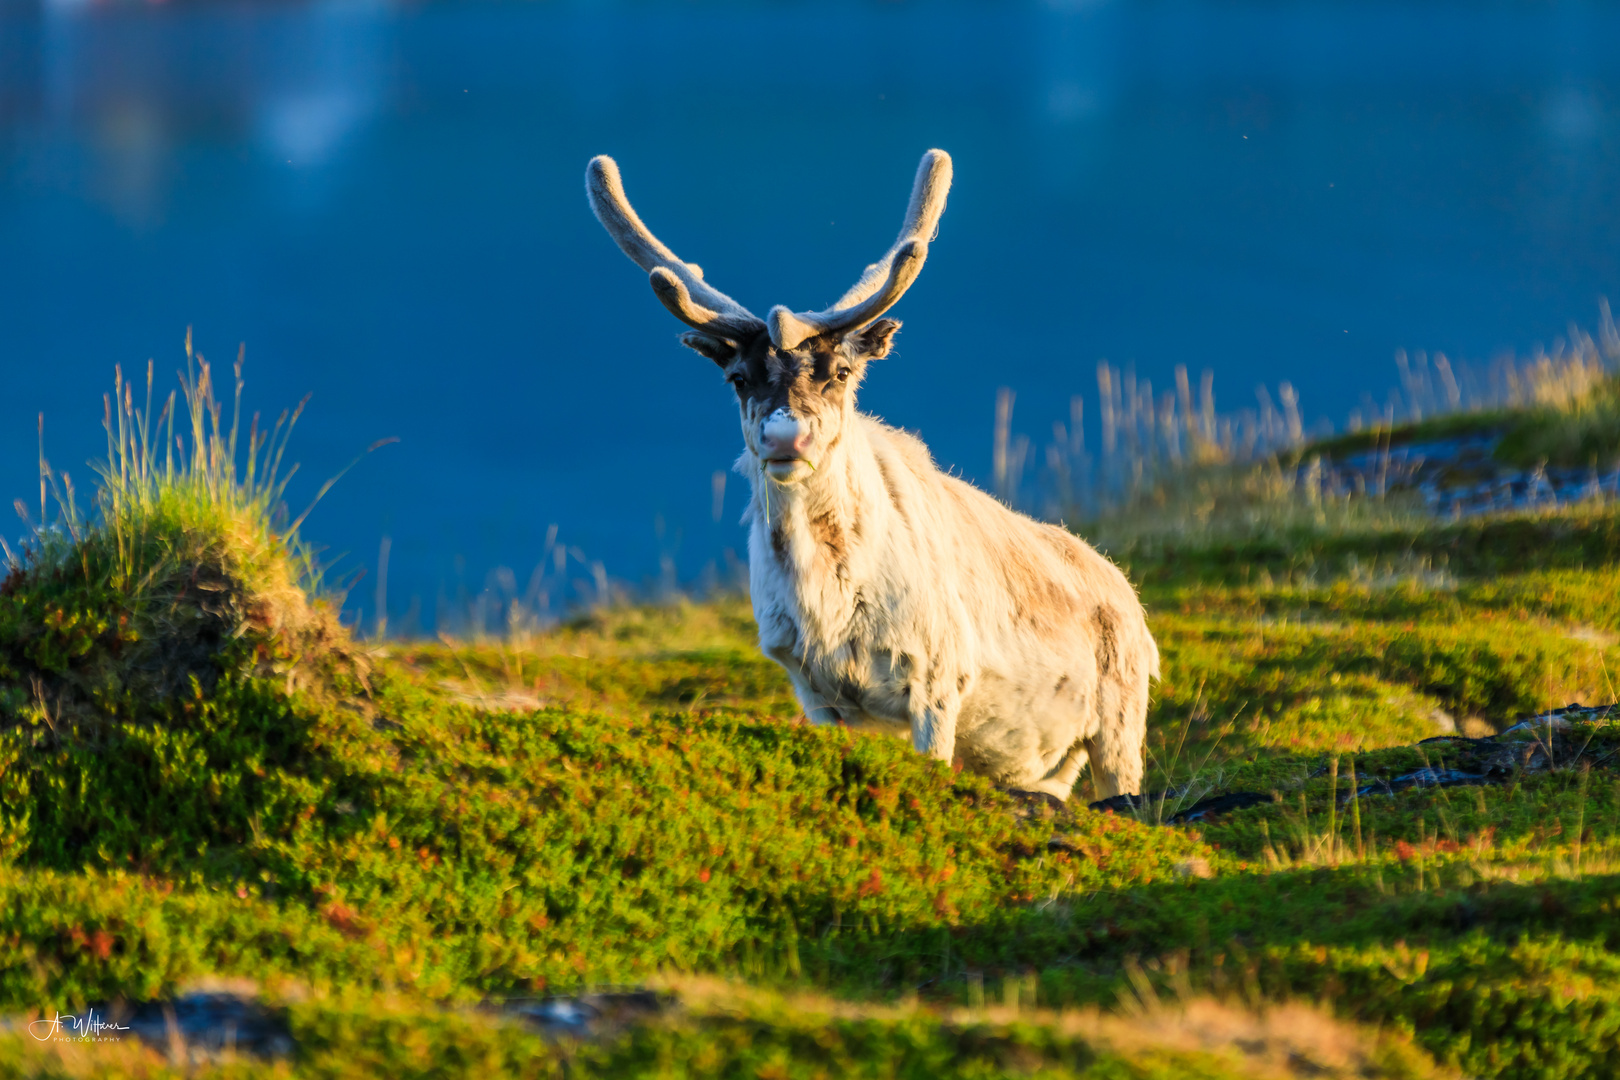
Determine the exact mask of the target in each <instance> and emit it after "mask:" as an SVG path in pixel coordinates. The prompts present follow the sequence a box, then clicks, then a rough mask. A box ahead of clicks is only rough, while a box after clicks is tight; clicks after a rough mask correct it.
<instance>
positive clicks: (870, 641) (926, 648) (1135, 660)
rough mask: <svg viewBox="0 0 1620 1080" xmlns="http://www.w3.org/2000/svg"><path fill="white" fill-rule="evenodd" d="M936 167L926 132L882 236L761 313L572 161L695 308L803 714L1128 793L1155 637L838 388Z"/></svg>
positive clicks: (989, 765) (853, 363) (897, 277)
mask: <svg viewBox="0 0 1620 1080" xmlns="http://www.w3.org/2000/svg"><path fill="white" fill-rule="evenodd" d="M604 162H606V164H603V163H604ZM949 180H950V159H949V158H948V157H947V156H946V155H945V154H944V153H943V152H942V151H937V150H935V151H930V152H929V154H928V155H926V156H925V157H924V159H923V164H922V166H921V167H920V168H919V170H918V175H917V181H916V185H915V187H914V190H913V195H912V200H911V206H910V208H909V209H908V212H907V215H906V224H905V227H904V228H902V230H901V234H900V238H899V240H897V241H896V242H895V245H894V246H893V247H892V248H891V249H890V251H889V253H888V255H886V256H885V257H884V259H883V260H881V261H880V262H879V263H876V264H874V265H873V266H871V267H868V269H867V272H866V274H865V275H863V277H862V279H861V282H860V283H858V284H857V286H856V287H855V288H854V289H852V290H850V292H849V293H847V294H846V295H845V297H844V299H843V300H841V301H840V302H839V303H838V304H836V305H834V307H833V308H830V309H828V310H827V311H824V312H810V313H800V314H798V315H795V314H793V313H791V312H788V311H787V309H785V308H780V307H778V308H774V309H772V311H771V313H770V318H769V320H759V319H758V318H757V317H755V316H753V315H752V314H750V313H749V312H747V311H746V310H745V309H743V308H742V307H741V306H740V305H737V304H736V302H735V301H733V300H731V299H730V298H729V297H727V296H725V295H724V294H723V293H719V292H717V291H716V290H714V289H713V287H712V286H709V285H708V284H707V283H706V282H703V281H702V277H701V274H700V273H698V272H697V271H696V270H695V268H694V267H692V265H691V264H688V263H682V262H681V261H680V260H679V259H677V258H676V257H675V256H674V255H673V253H672V252H670V251H669V249H668V248H666V247H664V246H663V245H662V244H660V243H659V242H658V241H657V239H656V238H654V237H653V236H652V234H651V233H650V232H648V231H647V230H646V227H645V226H644V225H642V223H641V221H640V219H639V218H637V217H636V216H635V213H634V211H633V210H631V209H630V207H629V203H628V201H627V200H626V199H625V197H624V193H623V187H622V185H620V183H619V180H618V172H617V169H616V168H614V167H612V163H611V162H610V161H606V159H603V158H598V159H596V160H595V161H593V162H592V165H591V170H590V172H588V173H587V190H588V192H589V193H590V197H591V201H592V205H593V207H594V208H595V209H596V213H597V216H598V217H599V218H600V219H601V220H602V222H603V224H604V225H605V226H607V228H608V230H609V232H610V233H612V234H613V235H614V238H615V239H616V240H618V241H619V244H620V247H621V248H623V249H624V250H625V252H626V254H628V255H630V257H631V258H632V259H634V260H635V261H636V262H637V263H638V264H640V265H641V266H642V268H643V269H644V270H647V271H648V272H649V274H650V275H651V277H652V283H653V287H654V289H655V290H656V291H657V292H658V294H659V296H660V298H661V299H662V300H664V302H665V304H666V306H668V307H669V309H670V310H671V311H672V312H673V313H674V314H676V315H677V317H679V318H681V319H682V320H683V321H685V322H687V323H688V324H689V325H691V326H693V327H695V328H696V332H693V333H688V334H686V335H684V336H683V338H682V340H683V341H684V342H685V343H686V344H687V345H688V346H690V347H691V348H693V349H696V350H697V351H698V352H700V353H702V354H703V355H705V356H708V357H709V358H710V359H712V360H714V361H715V363H717V364H719V365H720V367H721V369H722V370H723V371H724V372H725V375H726V379H727V381H728V382H730V383H731V384H732V385H733V387H734V388H735V389H736V392H737V396H738V405H739V410H740V413H741V419H742V428H743V439H744V442H745V443H746V444H747V449H746V450H745V451H744V452H743V454H742V456H741V457H740V458H739V459H738V461H737V465H736V468H737V471H738V472H739V473H741V474H742V475H743V476H745V477H747V479H748V481H749V483H750V484H751V485H752V489H753V499H752V502H751V504H750V506H749V509H748V513H747V516H746V517H745V521H746V523H747V524H748V527H749V534H748V554H749V573H750V581H751V587H752V591H753V604H754V615H755V617H756V619H757V621H758V623H759V632H760V646H761V648H762V649H764V651H765V652H766V654H767V655H769V656H770V657H772V658H773V659H774V660H776V661H777V662H778V663H780V664H781V665H782V666H783V667H784V668H785V669H786V670H787V673H788V677H789V678H790V679H791V680H792V682H793V688H794V690H795V692H796V693H797V694H798V697H799V701H800V703H801V704H802V705H803V707H804V711H805V715H807V716H808V717H810V718H811V719H812V720H815V721H818V722H829V721H837V720H844V721H857V720H885V721H892V722H897V723H903V724H907V725H909V727H910V730H911V740H912V745H913V746H914V747H916V749H917V750H918V751H919V752H920V753H924V754H928V755H930V756H932V757H935V758H938V759H940V760H942V761H951V760H953V758H956V757H960V758H961V760H962V761H963V763H964V764H965V765H966V766H967V767H969V768H971V769H973V770H974V771H975V772H978V773H981V774H983V775H985V776H988V777H990V778H991V779H992V780H994V781H995V782H997V783H999V784H1003V785H1006V786H1008V787H1014V788H1021V789H1025V790H1032V791H1043V792H1047V793H1049V794H1052V795H1055V796H1057V797H1058V798H1067V797H1068V796H1069V793H1070V791H1071V790H1072V789H1073V787H1074V784H1075V781H1076V779H1077V778H1078V777H1079V775H1080V772H1081V770H1082V769H1083V768H1084V767H1085V765H1086V763H1087V761H1088V760H1089V761H1090V762H1091V764H1092V778H1093V784H1094V787H1095V791H1096V797H1098V798H1106V797H1108V796H1110V795H1115V794H1119V793H1121V792H1132V793H1134V792H1137V791H1139V790H1140V787H1141V781H1142V743H1143V736H1144V731H1145V724H1146V713H1147V704H1148V688H1149V681H1150V680H1151V679H1152V678H1155V677H1156V676H1157V675H1158V673H1159V653H1158V648H1157V647H1156V646H1155V645H1154V642H1153V638H1152V635H1151V634H1149V632H1148V628H1147V622H1146V618H1145V616H1144V614H1143V611H1142V605H1141V603H1140V601H1139V600H1138V599H1137V596H1136V591H1135V590H1134V589H1133V588H1132V587H1131V584H1130V582H1128V581H1127V580H1126V579H1125V575H1124V574H1122V573H1121V572H1120V571H1119V569H1118V568H1117V567H1115V566H1114V565H1113V564H1112V563H1111V562H1109V561H1108V560H1107V559H1105V558H1104V557H1103V556H1101V555H1099V554H1098V553H1097V552H1096V551H1095V550H1093V549H1092V548H1091V547H1090V546H1088V545H1087V544H1085V543H1084V542H1083V541H1081V540H1079V539H1078V538H1076V537H1075V536H1073V535H1072V534H1070V533H1069V532H1067V531H1065V530H1064V529H1061V528H1058V527H1056V526H1053V525H1046V524H1042V523H1040V522H1037V521H1033V520H1031V519H1030V518H1028V517H1025V516H1023V515H1022V514H1018V513H1015V512H1013V511H1012V510H1009V509H1008V508H1007V507H1005V506H1003V505H1001V504H1000V503H998V502H997V501H996V500H994V499H993V498H991V497H990V496H988V495H986V494H985V493H984V492H982V491H979V490H978V489H976V488H974V487H972V486H971V485H969V484H967V483H965V482H963V481H961V480H958V479H956V478H954V477H951V476H948V475H946V474H945V473H943V472H941V471H940V470H939V469H938V468H937V467H936V466H935V465H934V462H933V460H932V458H930V456H929V454H928V450H927V448H926V447H925V446H924V445H923V444H922V442H921V441H920V440H918V439H917V438H916V437H914V436H912V435H909V434H907V433H906V432H903V431H900V430H897V429H895V428H892V427H889V426H887V425H885V424H883V423H881V422H880V421H878V420H876V419H874V418H872V417H870V416H867V415H865V414H862V413H860V412H858V411H857V410H856V408H855V391H856V388H857V387H858V386H859V384H860V381H861V377H862V376H863V375H864V374H865V371H866V367H867V364H868V362H869V361H871V360H874V359H877V358H880V357H882V356H885V355H887V353H888V352H889V349H890V342H891V340H892V338H893V335H894V333H895V331H897V330H898V329H899V324H898V323H897V322H894V321H893V320H890V319H883V318H880V316H881V315H882V314H883V312H884V311H885V310H887V308H888V307H889V306H890V305H892V304H893V303H894V302H895V301H896V300H898V299H899V296H900V294H901V293H903V292H904V291H905V288H906V287H907V286H909V285H910V284H911V281H912V280H914V279H915V277H916V274H917V271H918V270H920V269H921V265H922V262H923V259H924V258H925V257H926V254H927V241H928V240H929V239H931V237H932V234H933V229H934V227H935V225H936V224H937V221H938V218H939V214H940V213H941V212H942V211H943V209H944V203H945V189H946V188H947V187H948V186H949ZM610 181H611V182H610Z"/></svg>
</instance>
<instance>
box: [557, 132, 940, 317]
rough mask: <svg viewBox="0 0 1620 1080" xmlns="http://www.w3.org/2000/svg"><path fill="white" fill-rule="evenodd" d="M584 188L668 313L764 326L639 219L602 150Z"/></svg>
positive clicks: (598, 216) (604, 224)
mask: <svg viewBox="0 0 1620 1080" xmlns="http://www.w3.org/2000/svg"><path fill="white" fill-rule="evenodd" d="M585 194H586V196H587V197H589V199H590V200H591V209H592V210H593V211H595V213H596V220H598V221H600V222H601V223H602V227H603V228H604V229H606V230H607V231H608V234H609V235H610V236H612V237H613V239H614V242H616V243H617V244H618V245H619V250H621V251H623V252H624V253H625V254H626V255H628V256H630V261H632V262H634V263H635V264H636V265H637V266H639V267H641V268H642V269H643V270H645V271H647V273H648V274H649V275H650V276H651V280H652V287H653V292H655V293H657V294H658V299H659V300H661V301H663V304H664V306H665V307H667V308H668V309H669V311H670V314H672V315H674V316H675V317H676V318H677V319H679V320H681V321H682V322H684V323H686V324H687V325H688V326H691V327H694V328H696V329H698V330H701V331H703V332H704V333H705V334H710V335H713V336H714V337H717V338H721V339H729V340H732V341H737V340H741V339H743V338H747V337H751V336H752V335H754V334H757V333H758V332H759V331H761V330H763V329H765V324H764V323H763V322H761V321H760V319H759V316H757V315H755V314H753V313H752V312H750V311H749V310H748V309H747V308H745V307H743V306H742V305H741V304H739V303H737V301H735V300H733V299H732V298H731V297H729V296H727V295H726V294H725V293H723V292H721V291H720V290H719V289H716V288H714V287H713V286H711V285H710V284H709V283H708V282H706V281H704V280H703V271H702V270H701V269H700V268H699V267H697V266H695V265H693V264H692V263H688V262H682V261H681V260H680V259H679V258H678V257H677V256H676V254H675V253H674V252H673V251H671V250H669V248H667V247H665V246H664V245H663V244H662V243H661V242H660V241H659V239H658V237H656V236H654V235H653V234H652V233H651V232H650V231H649V230H648V228H647V226H645V225H643V224H642V223H641V218H639V217H637V216H636V212H635V210H634V209H632V208H631V206H630V200H629V199H627V198H626V197H625V194H624V183H623V182H622V181H621V180H620V179H619V166H618V165H617V164H616V163H615V162H614V160H613V159H612V158H610V157H608V156H607V155H606V154H601V155H598V156H597V157H593V158H592V159H591V163H590V164H589V165H588V166H586V168H585ZM936 216H937V215H936ZM858 287H859V286H857V288H858Z"/></svg>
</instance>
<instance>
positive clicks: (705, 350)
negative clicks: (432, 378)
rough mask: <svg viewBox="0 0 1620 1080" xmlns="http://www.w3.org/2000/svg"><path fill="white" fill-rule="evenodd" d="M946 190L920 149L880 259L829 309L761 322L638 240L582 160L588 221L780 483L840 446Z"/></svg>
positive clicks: (652, 240)
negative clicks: (728, 405)
mask: <svg viewBox="0 0 1620 1080" xmlns="http://www.w3.org/2000/svg"><path fill="white" fill-rule="evenodd" d="M950 186H951V159H950V155H948V154H946V153H945V151H943V150H930V151H928V153H926V154H924V155H923V159H922V164H921V165H919V166H918V167H917V180H916V183H915V184H914V185H913V187H912V191H911V205H910V206H909V207H907V209H906V221H905V225H904V227H903V228H901V230H900V238H899V239H898V240H896V241H895V243H894V246H893V247H891V248H890V249H889V252H888V254H886V255H884V256H883V258H882V259H879V260H878V261H877V262H875V263H873V264H872V265H871V266H868V267H867V268H866V272H865V273H864V274H862V275H861V279H860V280H859V281H857V282H856V283H855V285H854V287H853V288H851V289H850V290H849V291H848V292H847V293H845V294H844V295H843V297H842V298H841V299H840V300H839V301H838V302H837V303H836V304H834V305H833V306H832V307H830V308H828V309H827V310H825V311H801V312H797V313H795V312H792V311H789V310H788V309H787V308H785V307H782V306H780V305H778V306H776V307H773V308H771V310H770V312H769V313H768V314H767V315H766V317H765V318H764V319H760V318H759V317H758V316H756V315H754V314H752V313H751V312H749V311H748V310H747V309H746V308H744V307H743V306H742V305H741V304H739V303H737V301H735V300H733V299H732V298H731V297H729V296H727V295H726V294H725V293H722V292H720V291H719V290H718V289H715V288H714V287H713V286H711V285H710V284H709V283H708V282H706V281H704V280H703V271H702V270H701V269H699V268H698V267H697V266H696V265H694V264H692V263H688V262H682V261H681V260H680V259H679V258H677V257H676V255H675V253H674V252H672V251H670V250H669V248H667V247H665V246H664V245H663V244H662V243H660V242H659V241H658V238H657V237H655V236H653V234H652V233H651V232H649V231H648V229H647V226H645V225H643V224H642V223H641V219H640V218H639V217H637V216H636V212H635V211H634V210H633V209H631V207H630V200H629V199H627V198H626V197H625V194H624V185H623V184H622V183H621V182H620V180H619V167H618V166H617V165H615V164H614V163H613V159H612V158H610V157H597V158H592V159H591V163H590V166H589V167H588V168H587V169H586V171H585V191H586V194H587V195H588V196H589V197H590V200H591V209H592V210H594V211H595V212H596V217H597V220H599V221H601V223H602V225H603V227H604V228H606V229H607V231H608V232H609V233H610V234H611V235H612V236H613V239H614V240H616V241H617V242H618V244H619V247H620V248H621V249H623V251H624V253H625V254H626V255H628V256H630V258H631V259H632V260H633V261H634V262H635V264H636V265H637V266H639V267H641V268H642V269H643V270H646V271H647V272H648V273H649V274H650V275H651V277H652V287H653V292H655V293H657V294H658V299H659V300H661V301H663V304H664V306H665V307H666V308H668V309H669V310H670V313H671V314H673V315H674V316H675V317H676V318H677V319H680V320H681V321H682V322H684V323H686V324H687V325H688V326H690V327H692V329H691V330H689V331H687V332H686V333H684V334H682V335H681V341H682V343H683V344H685V345H687V346H688V347H689V348H692V349H694V350H696V351H697V352H700V353H702V354H703V355H704V356H707V357H708V358H709V359H711V360H713V361H714V362H715V363H716V364H718V365H720V369H721V370H722V371H723V372H724V373H725V377H726V381H727V382H729V383H730V384H731V385H732V386H733V387H734V388H735V389H736V391H737V402H738V407H739V409H740V410H741V413H742V429H743V439H744V440H746V442H747V444H748V449H749V450H750V451H751V452H752V453H753V454H754V456H755V457H756V458H758V460H759V462H760V464H761V466H762V467H763V468H764V470H765V473H766V474H767V475H768V476H770V477H771V478H772V479H773V480H776V481H777V482H778V483H794V482H797V481H800V480H803V479H805V478H806V477H808V476H810V475H812V474H813V473H814V472H815V466H816V463H817V462H818V461H820V460H821V459H822V457H823V455H825V454H826V453H827V452H828V451H829V450H831V449H832V448H833V447H834V446H836V445H837V444H838V441H839V439H840V438H841V437H842V435H843V432H844V427H845V425H846V424H847V423H848V422H849V420H850V418H851V417H852V416H853V414H854V411H855V388H856V387H857V386H858V385H859V384H860V381H861V375H862V373H863V372H864V371H865V368H866V362H867V361H868V360H873V359H876V358H877V357H880V356H884V355H886V354H887V353H888V351H889V345H890V342H891V341H892V340H893V338H894V332H895V331H896V330H898V329H900V324H899V323H898V322H896V321H895V320H893V319H885V318H882V317H881V316H882V315H883V313H884V312H885V311H888V310H889V308H891V307H893V306H894V304H895V302H896V301H898V300H899V299H900V297H901V296H902V295H903V294H904V293H905V291H906V290H907V289H908V288H910V287H911V283H912V282H913V281H915V280H917V273H918V272H919V271H920V270H921V269H922V265H923V260H925V259H926V258H927V257H928V242H929V240H931V239H932V238H933V235H934V229H935V227H936V226H937V225H938V224H939V215H940V214H941V213H942V212H943V211H944V209H945V193H946V192H947V191H948V190H949V189H950Z"/></svg>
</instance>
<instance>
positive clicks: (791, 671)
mask: <svg viewBox="0 0 1620 1080" xmlns="http://www.w3.org/2000/svg"><path fill="white" fill-rule="evenodd" d="M770 657H771V659H772V660H775V661H776V662H777V663H778V664H781V665H782V667H783V668H784V669H785V670H786V671H787V675H788V682H790V683H792V684H793V696H794V697H796V698H798V699H799V708H801V709H803V710H804V715H805V718H806V719H807V720H809V721H810V722H811V723H812V724H836V723H838V722H839V721H840V720H842V719H843V718H844V717H843V714H842V713H840V712H839V711H838V709H837V707H836V706H835V705H833V700H832V698H830V697H827V696H826V695H825V694H822V693H821V692H820V691H818V690H817V689H816V688H815V686H813V685H812V684H811V682H810V679H809V677H808V676H807V675H805V673H804V672H803V671H802V670H801V669H800V667H799V663H800V661H799V658H798V657H796V656H794V655H793V654H792V653H791V652H788V653H786V655H784V656H778V655H776V653H775V652H772V653H771V654H770Z"/></svg>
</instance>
